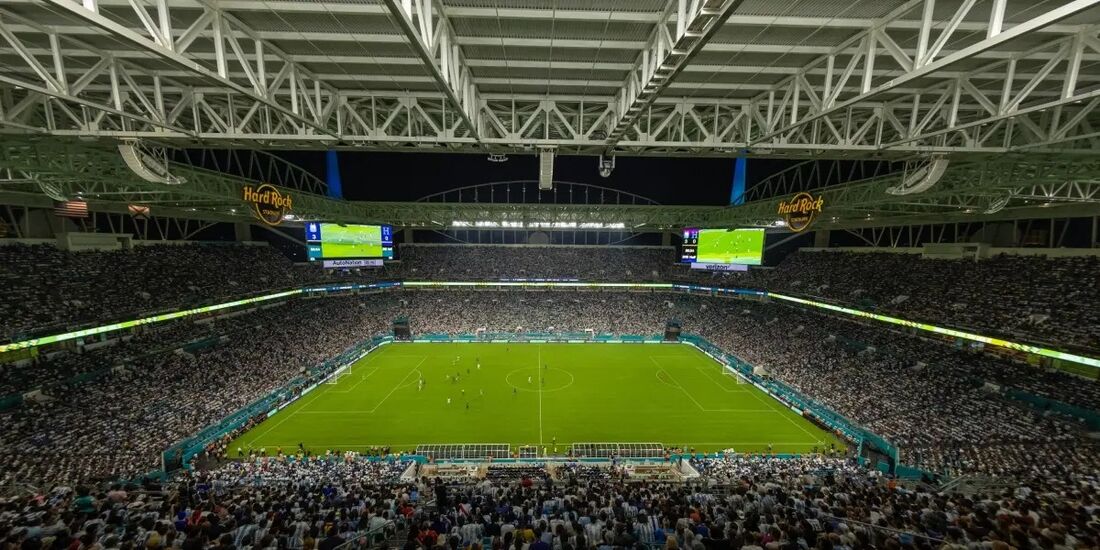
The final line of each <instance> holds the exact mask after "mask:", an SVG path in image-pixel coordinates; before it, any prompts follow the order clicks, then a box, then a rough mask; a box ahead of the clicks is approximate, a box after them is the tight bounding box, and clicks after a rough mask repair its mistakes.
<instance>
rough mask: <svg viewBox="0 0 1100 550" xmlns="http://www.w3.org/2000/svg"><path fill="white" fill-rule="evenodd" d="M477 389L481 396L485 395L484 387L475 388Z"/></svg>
mask: <svg viewBox="0 0 1100 550" xmlns="http://www.w3.org/2000/svg"><path fill="white" fill-rule="evenodd" d="M477 391H478V392H480V393H481V396H482V397H485V389H484V388H482V389H480V390H477Z"/></svg>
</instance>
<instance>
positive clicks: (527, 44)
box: [0, 0, 1100, 159]
mask: <svg viewBox="0 0 1100 550" xmlns="http://www.w3.org/2000/svg"><path fill="white" fill-rule="evenodd" d="M476 4H477V3H476V2H467V1H464V0H376V1H367V2H359V3H335V2H325V1H318V2H291V1H288V0H6V1H5V2H3V4H0V131H2V132H6V133H17V134H40V135H47V136H71V137H83V138H105V139H119V138H144V139H155V140H158V141H160V142H163V143H165V144H171V145H177V146H194V145H196V144H201V145H204V146H214V147H241V146H248V147H254V148H278V147H288V148H289V147H310V148H356V149H363V148H367V149H391V148H403V149H416V150H444V151H454V150H470V151H474V150H476V151H486V152H511V151H533V150H535V149H536V148H540V147H554V148H557V149H558V151H559V153H560V154H570V153H573V154H578V153H579V154H600V153H606V152H612V153H620V154H650V155H731V154H747V155H755V156H769V157H775V156H791V157H821V156H826V157H835V158H887V159H897V158H912V157H916V156H923V155H927V154H939V155H957V154H975V153H978V154H983V153H984V154H998V153H1005V152H1018V153H1024V154H1036V153H1038V154H1045V155H1049V154H1051V153H1060V154H1095V152H1096V151H1097V150H1100V148H1098V147H1097V146H1098V145H1100V130H1098V128H1100V111H1098V110H1097V107H1098V106H1100V70H1098V67H1100V8H1098V7H1097V6H1098V5H1100V0H1065V1H1058V2H1039V3H1027V2H1016V1H1012V2H1009V1H1006V0H908V1H906V0H853V1H852V2H850V3H849V4H850V5H849V6H848V7H845V8H836V7H835V6H834V5H833V4H832V3H818V2H813V1H804V2H797V3H794V4H792V5H790V6H788V5H786V4H785V3H779V4H783V5H777V3H772V2H759V1H757V2H754V1H751V0H744V1H738V0H635V1H629V2H627V1H625V0H592V1H591V2H587V3H585V5H583V6H580V7H577V6H574V7H571V8H569V9H560V8H557V7H555V4H554V3H553V2H551V1H549V0H531V2H529V3H525V4H524V7H505V6H501V7H495V8H490V7H483V6H479V5H476ZM1033 4H1034V5H1033ZM834 11H839V13H833V12H834Z"/></svg>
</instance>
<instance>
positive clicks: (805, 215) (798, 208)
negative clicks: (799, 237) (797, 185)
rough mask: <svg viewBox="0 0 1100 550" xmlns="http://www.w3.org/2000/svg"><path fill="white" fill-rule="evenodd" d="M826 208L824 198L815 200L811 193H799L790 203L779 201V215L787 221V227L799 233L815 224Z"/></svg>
mask: <svg viewBox="0 0 1100 550" xmlns="http://www.w3.org/2000/svg"><path fill="white" fill-rule="evenodd" d="M824 206H825V198H824V197H817V198H814V196H813V195H811V194H809V193H799V194H797V195H795V196H794V198H792V199H791V200H790V201H779V214H780V215H781V216H783V219H784V220H786V222H787V227H788V228H790V230H791V231H794V232H795V233H798V232H799V231H804V230H805V229H806V228H807V227H809V226H810V224H812V223H813V222H814V218H816V217H817V215H818V214H820V213H821V209H822V207H824Z"/></svg>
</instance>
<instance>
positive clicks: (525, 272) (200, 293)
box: [0, 244, 1100, 349]
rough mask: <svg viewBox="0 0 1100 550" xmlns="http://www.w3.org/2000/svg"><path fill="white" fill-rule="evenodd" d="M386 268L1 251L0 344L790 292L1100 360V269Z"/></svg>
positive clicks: (580, 250) (537, 261)
mask: <svg viewBox="0 0 1100 550" xmlns="http://www.w3.org/2000/svg"><path fill="white" fill-rule="evenodd" d="M398 256H399V259H400V261H397V262H388V263H387V264H386V266H385V267H384V268H381V269H358V270H356V269H353V270H324V269H322V268H321V267H320V266H319V265H317V264H311V265H295V264H292V263H291V262H290V261H289V260H288V259H287V258H286V257H285V256H283V255H282V254H281V253H279V252H278V251H276V250H275V249H273V248H271V247H267V246H244V245H224V244H222V245H213V244H188V245H181V246H139V247H135V248H133V249H132V250H121V251H101V252H66V251H62V250H59V249H57V248H55V247H52V246H46V245H35V246H25V245H13V246H2V247H0V285H3V286H4V287H5V289H6V290H7V293H6V299H5V300H4V301H2V302H0V339H4V338H7V339H13V338H18V337H22V336H25V335H27V334H29V333H43V332H51V331H58V330H61V329H63V328H65V327H72V326H76V325H82V324H87V323H91V322H105V321H107V320H116V319H121V318H132V317H134V316H136V315H140V314H144V313H149V312H152V311H159V310H174V309H179V308H181V307H185V306H194V305H199V304H207V303H214V302H218V301H221V300H224V299H228V298H232V297H240V296H243V295H248V294H252V293H257V292H262V291H269V290H274V289H283V288H289V287H296V286H301V285H305V284H312V283H322V282H328V281H333V280H340V281H346V280H353V281H359V282H371V281H376V280H479V281H480V280H502V279H540V278H541V279H577V280H583V281H635V282H651V281H676V280H679V281H692V282H700V283H708V284H719V285H726V286H737V287H752V288H761V289H766V290H772V291H778V292H788V293H795V294H798V295H802V296H810V297H816V298H823V299H825V300H829V301H834V302H842V303H847V304H850V305H854V306H856V307H860V308H863V309H873V310H876V311H882V312H887V313H890V314H896V315H899V316H902V317H904V318H908V319H914V320H921V321H927V322H930V323H933V324H941V325H949V326H954V327H961V328H968V329H973V330H975V331H977V332H980V333H983V334H989V333H994V334H1002V335H1006V336H1009V337H1011V338H1014V339H1023V340H1029V341H1037V342H1051V343H1054V344H1058V345H1069V346H1077V347H1083V348H1090V349H1100V284H1097V276H1096V273H1098V272H1100V258H1098V257H1096V256H1080V257H1058V258H1047V257H1043V256H1010V255H1001V256H996V257H993V258H989V259H985V260H980V261H974V260H936V259H922V258H919V257H917V256H915V255H911V254H889V253H873V254H870V253H855V252H799V253H795V254H791V255H790V256H788V257H787V258H786V259H784V260H783V261H782V262H780V263H779V264H778V265H777V266H776V267H775V268H763V269H753V270H751V271H749V272H747V273H708V272H703V273H701V272H696V271H691V270H689V269H687V268H686V267H685V266H684V265H682V264H678V263H677V256H676V250H675V248H672V247H663V248H656V247H633V248H631V247H609V246H602V247H570V246H546V247H535V248H532V247H525V246H514V247H509V246H455V245H405V246H401V247H400V251H399V254H398Z"/></svg>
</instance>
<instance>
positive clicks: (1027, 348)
mask: <svg viewBox="0 0 1100 550" xmlns="http://www.w3.org/2000/svg"><path fill="white" fill-rule="evenodd" d="M768 296H770V297H772V298H778V299H780V300H787V301H789V302H795V303H798V304H803V305H808V306H814V307H820V308H823V309H828V310H830V311H837V312H840V313H847V314H848V315H855V316H857V317H866V318H869V319H874V320H876V321H882V322H883V323H890V324H893V325H900V326H903V327H910V328H916V329H920V330H925V331H928V332H934V333H936V334H944V335H946V336H954V337H956V338H963V339H966V340H972V341H974V342H981V343H983V344H989V345H991V346H998V347H1002V348H1008V349H1014V350H1017V351H1023V352H1027V353H1034V354H1036V355H1042V356H1044V357H1053V358H1055V359H1062V360H1063V361H1072V362H1074V363H1081V364H1083V365H1089V366H1091V367H1097V368H1100V359H1094V358H1092V357H1085V356H1083V355H1075V354H1072V353H1066V352H1064V351H1057V350H1052V349H1047V348H1041V347H1038V346H1032V345H1029V344H1020V343H1018V342H1010V341H1008V340H1002V339H1000V338H992V337H989V336H982V335H980V334H973V333H970V332H963V331H961V330H955V329H950V328H944V327H937V326H935V325H929V324H925V323H918V322H916V321H908V320H905V319H899V318H897V317H890V316H889V315H879V314H877V313H870V312H867V311H860V310H858V309H851V308H847V307H842V306H836V305H833V304H826V303H822V302H815V301H813V300H806V299H804V298H795V297H794V296H784V295H782V294H775V293H773V292H769V293H768Z"/></svg>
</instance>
